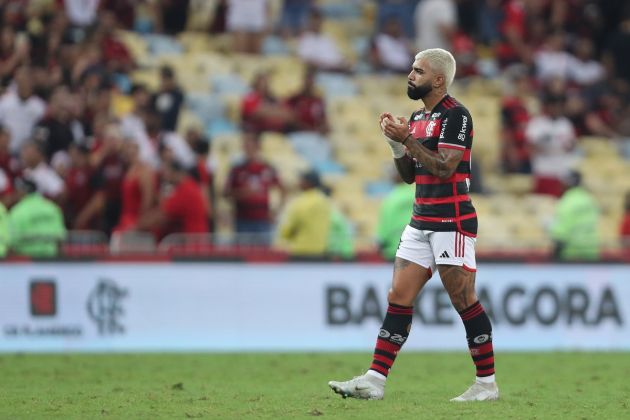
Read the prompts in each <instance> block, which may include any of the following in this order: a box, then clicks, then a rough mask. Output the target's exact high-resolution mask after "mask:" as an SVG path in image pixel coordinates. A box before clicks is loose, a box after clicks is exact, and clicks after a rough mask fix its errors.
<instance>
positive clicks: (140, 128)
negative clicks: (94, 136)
mask: <svg viewBox="0 0 630 420" xmlns="http://www.w3.org/2000/svg"><path fill="white" fill-rule="evenodd" d="M131 97H132V98H133V110H132V111H131V112H130V113H128V114H126V115H125V116H123V117H122V118H121V120H120V131H121V132H122V135H123V137H124V138H125V139H128V140H130V141H133V142H134V143H136V144H137V145H138V149H139V152H140V160H142V161H143V162H144V163H148V164H149V165H150V166H151V167H152V168H153V169H156V168H158V166H159V165H160V158H159V155H158V145H157V144H154V143H153V142H152V141H151V138H150V137H149V134H148V131H147V126H146V123H145V118H146V114H147V113H148V107H149V101H150V96H149V91H148V90H147V88H146V87H145V86H142V85H134V86H133V87H132V88H131Z"/></svg>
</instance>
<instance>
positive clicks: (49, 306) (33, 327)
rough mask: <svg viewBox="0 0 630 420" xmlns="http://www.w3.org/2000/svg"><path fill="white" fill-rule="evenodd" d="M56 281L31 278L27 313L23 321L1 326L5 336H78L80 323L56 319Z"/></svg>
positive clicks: (80, 330) (80, 333) (81, 331)
mask: <svg viewBox="0 0 630 420" xmlns="http://www.w3.org/2000/svg"><path fill="white" fill-rule="evenodd" d="M57 310H58V307H57V282H56V281H55V279H32V280H31V281H30V283H29V287H28V314H30V317H28V315H27V312H26V311H27V309H26V308H24V311H25V312H24V315H25V317H24V318H22V319H23V320H24V321H23V322H19V323H12V324H8V325H4V326H3V331H4V335H5V336H6V337H60V338H68V337H79V336H81V335H82V334H83V330H82V328H81V326H80V325H75V324H70V323H67V322H60V321H59V320H58V319H57Z"/></svg>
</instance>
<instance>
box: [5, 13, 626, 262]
mask: <svg viewBox="0 0 630 420" xmlns="http://www.w3.org/2000/svg"><path fill="white" fill-rule="evenodd" d="M625 3H626V2H616V1H604V0H601V1H597V0H346V1H341V0H311V1H309V0H0V20H1V22H2V25H1V33H0V81H1V86H0V89H1V91H2V93H1V97H0V201H1V202H2V204H3V206H0V254H2V255H4V254H6V253H9V254H17V255H30V256H52V255H56V254H57V253H58V252H64V253H66V254H69V255H76V254H79V255H83V254H89V253H92V252H97V253H98V252H132V251H143V252H169V251H172V250H177V249H179V250H184V251H185V252H188V253H195V252H197V253H210V254H212V253H217V252H221V250H222V249H226V247H232V248H234V247H236V248H238V247H243V249H249V250H251V249H278V250H282V251H283V252H288V253H289V254H290V255H295V256H322V255H329V256H336V257H340V258H352V257H353V256H354V255H355V253H357V252H358V253H362V252H374V251H378V252H381V253H382V255H383V256H385V257H386V258H391V257H392V255H393V253H394V252H395V249H396V246H397V244H398V239H399V235H400V232H401V231H402V228H403V226H404V225H405V224H406V223H407V222H408V221H409V217H410V214H411V205H412V203H413V186H407V185H404V184H400V183H399V182H400V180H399V179H397V177H396V176H395V173H394V171H393V165H392V163H391V156H390V153H389V152H388V149H387V147H386V145H385V142H384V141H383V140H382V138H381V134H380V132H379V129H378V125H377V118H378V115H379V114H380V113H381V112H384V111H388V112H392V113H394V114H395V115H400V116H405V117H407V116H408V115H410V114H411V112H412V111H413V110H414V106H418V105H419V104H414V103H411V102H410V101H409V100H408V99H407V97H406V95H405V90H406V81H405V77H406V74H407V73H408V72H409V70H410V66H411V63H412V62H413V56H414V55H415V53H416V52H417V51H419V50H422V49H425V48H432V47H441V48H445V49H448V50H449V51H451V52H452V53H453V55H454V56H455V58H456V60H457V65H458V67H457V75H456V81H455V83H454V86H453V87H452V89H451V91H452V92H451V93H452V95H453V96H455V97H456V98H457V99H458V100H459V101H460V102H462V103H463V104H464V105H466V106H467V107H468V108H469V110H470V111H471V113H472V116H473V121H474V126H475V128H474V132H475V138H474V148H473V156H474V157H473V164H474V167H473V180H472V185H471V193H472V196H473V203H474V204H475V206H476V207H477V211H478V213H479V215H480V229H479V239H478V249H479V253H480V254H481V255H484V254H485V255H487V256H493V257H496V256H501V255H503V256H506V255H507V256H509V255H544V256H554V257H557V258H563V259H598V258H612V257H615V256H619V255H622V253H623V250H624V247H625V248H627V247H630V215H629V214H630V195H628V194H627V193H626V192H627V191H630V178H629V177H625V174H627V173H628V170H629V169H630V164H629V163H628V159H629V158H630V54H629V52H630V5H628V4H625ZM58 244H62V245H63V246H62V247H61V248H59V247H58Z"/></svg>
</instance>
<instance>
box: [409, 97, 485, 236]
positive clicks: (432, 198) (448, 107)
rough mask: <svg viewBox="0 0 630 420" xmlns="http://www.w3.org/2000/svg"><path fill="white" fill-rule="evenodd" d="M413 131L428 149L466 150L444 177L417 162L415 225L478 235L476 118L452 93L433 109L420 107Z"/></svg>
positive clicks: (467, 234) (410, 119)
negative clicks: (473, 184) (473, 195)
mask: <svg viewBox="0 0 630 420" xmlns="http://www.w3.org/2000/svg"><path fill="white" fill-rule="evenodd" d="M409 121H410V123H409V129H410V131H411V134H412V135H413V137H414V138H415V139H416V141H418V142H420V143H421V144H423V145H424V146H426V147H427V148H429V149H431V150H433V151H437V150H438V149H441V148H450V149H457V150H462V151H463V152H464V154H463V156H462V159H461V161H460V162H459V164H458V165H457V168H456V170H455V173H454V174H453V175H452V176H451V177H450V178H448V179H446V180H443V179H440V178H438V177H436V176H434V175H433V174H432V173H431V172H429V171H428V170H427V169H425V168H424V167H423V166H422V165H421V164H419V163H418V162H416V200H415V204H414V206H413V216H412V219H411V223H410V224H411V226H412V227H414V228H416V229H420V230H432V231H438V232H444V231H458V232H461V233H462V234H464V235H466V236H472V237H475V236H477V215H476V213H475V208H474V207H473V205H472V202H471V201H470V197H469V196H468V187H469V185H470V158H471V150H472V141H473V134H474V133H473V121H472V117H471V116H470V113H469V112H468V110H467V109H466V108H465V107H464V106H463V105H462V104H460V103H459V102H457V101H456V100H455V99H454V98H452V97H451V96H449V95H446V96H444V98H442V100H441V101H440V102H439V103H438V104H437V105H436V106H435V108H433V110H432V111H431V112H425V111H424V110H420V111H417V112H414V113H413V114H412V115H411V118H409Z"/></svg>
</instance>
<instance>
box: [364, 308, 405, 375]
mask: <svg viewBox="0 0 630 420" xmlns="http://www.w3.org/2000/svg"><path fill="white" fill-rule="evenodd" d="M412 315H413V306H401V305H396V304H394V303H390V304H389V307H388V308H387V314H386V315H385V320H384V321H383V326H382V327H381V330H380V331H379V333H378V338H377V339H376V348H375V349H374V359H373V360H372V365H371V366H370V370H372V371H375V372H378V373H380V374H381V375H383V376H385V377H386V376H387V374H388V373H389V370H390V369H391V368H392V365H393V364H394V360H396V355H397V354H398V351H399V350H400V348H401V347H402V345H403V344H404V343H405V341H406V340H407V337H408V336H409V330H410V328H411V318H412Z"/></svg>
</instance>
